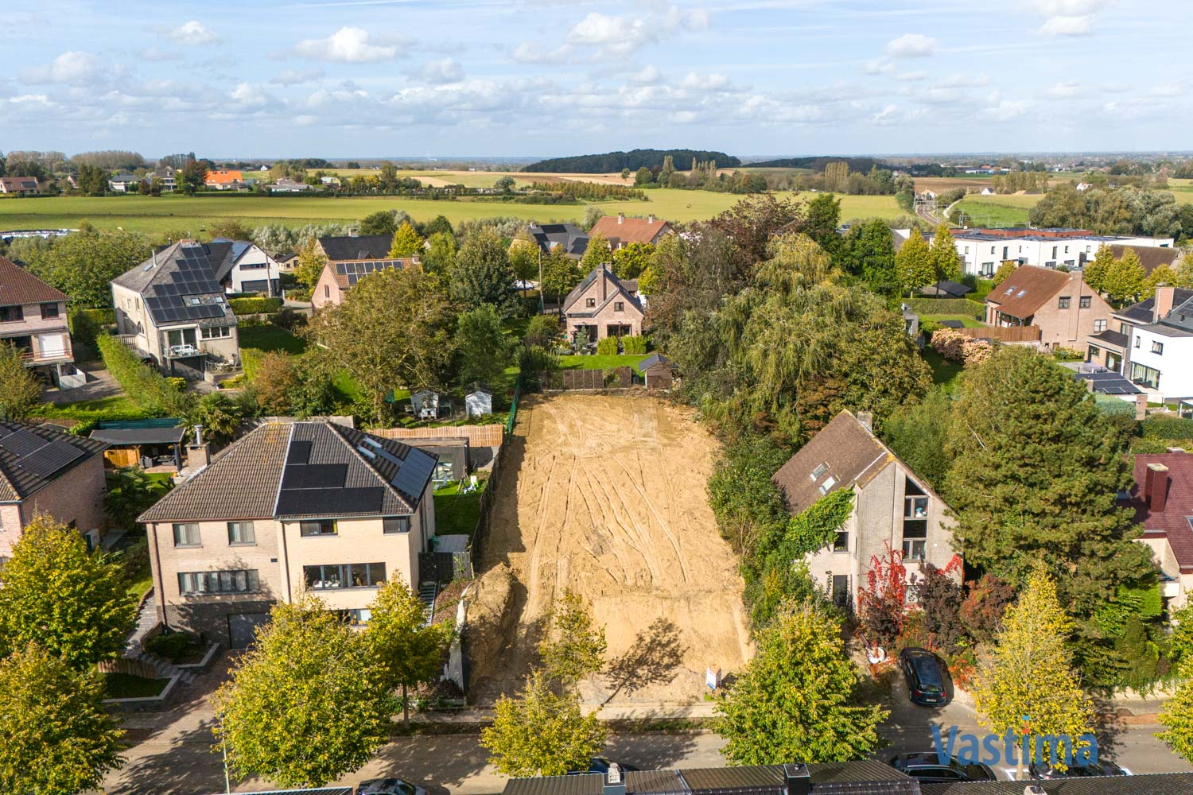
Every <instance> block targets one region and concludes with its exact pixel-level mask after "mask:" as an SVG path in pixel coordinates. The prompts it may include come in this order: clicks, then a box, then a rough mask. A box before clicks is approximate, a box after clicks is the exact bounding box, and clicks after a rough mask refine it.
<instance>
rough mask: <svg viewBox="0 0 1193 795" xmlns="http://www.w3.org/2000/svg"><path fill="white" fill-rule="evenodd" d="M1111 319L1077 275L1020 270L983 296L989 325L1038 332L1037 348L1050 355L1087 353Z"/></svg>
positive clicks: (1107, 306)
mask: <svg viewBox="0 0 1193 795" xmlns="http://www.w3.org/2000/svg"><path fill="white" fill-rule="evenodd" d="M1113 313H1114V310H1113V309H1112V308H1111V306H1110V304H1108V303H1106V299H1104V298H1102V296H1100V295H1098V292H1097V291H1096V290H1094V289H1093V288H1092V287H1090V286H1089V285H1088V284H1086V283H1085V279H1083V278H1082V276H1081V271H1072V272H1070V273H1064V272H1063V271H1055V270H1052V269H1050V268H1038V267H1036V266H1034V265H1021V266H1019V267H1018V268H1016V269H1015V270H1014V271H1013V272H1012V273H1011V275H1010V276H1008V277H1007V278H1006V280H1004V281H1003V282H1002V283H1001V284H999V285H998V287H997V288H995V289H994V290H993V291H992V292H991V293H990V294H989V295H988V296H986V322H987V323H988V324H989V325H991V326H1000V327H1011V326H1036V327H1037V328H1039V329H1040V344H1041V345H1043V346H1044V347H1045V348H1048V349H1049V350H1052V349H1055V348H1070V349H1074V350H1083V349H1085V347H1086V346H1087V345H1088V340H1089V339H1090V338H1091V337H1093V336H1095V335H1097V334H1101V333H1102V332H1104V331H1106V330H1107V329H1108V328H1109V325H1110V318H1111V315H1112V314H1113Z"/></svg>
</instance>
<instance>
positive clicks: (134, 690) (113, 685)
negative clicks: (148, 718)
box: [100, 674, 169, 698]
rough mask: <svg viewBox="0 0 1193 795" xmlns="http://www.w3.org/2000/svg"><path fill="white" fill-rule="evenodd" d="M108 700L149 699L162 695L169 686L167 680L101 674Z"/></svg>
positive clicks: (129, 675)
mask: <svg viewBox="0 0 1193 795" xmlns="http://www.w3.org/2000/svg"><path fill="white" fill-rule="evenodd" d="M100 676H102V677H103V678H104V689H105V690H106V691H107V694H108V698H149V697H151V696H157V695H161V692H162V691H163V690H165V689H166V685H167V684H169V680H167V679H146V678H144V677H142V676H133V675H131V674H100Z"/></svg>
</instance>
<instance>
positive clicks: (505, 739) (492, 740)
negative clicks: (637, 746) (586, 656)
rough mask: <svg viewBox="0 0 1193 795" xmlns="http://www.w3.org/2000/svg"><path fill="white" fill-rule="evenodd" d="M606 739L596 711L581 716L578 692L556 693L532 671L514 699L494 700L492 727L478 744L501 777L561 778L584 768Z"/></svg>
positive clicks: (538, 671)
mask: <svg viewBox="0 0 1193 795" xmlns="http://www.w3.org/2000/svg"><path fill="white" fill-rule="evenodd" d="M605 738H606V732H605V727H604V725H603V724H602V723H601V721H600V720H599V719H598V717H597V714H596V713H595V712H593V713H591V714H589V715H583V714H582V713H581V712H580V700H579V697H578V696H576V695H575V694H574V693H572V692H570V691H568V692H564V693H556V692H555V691H553V690H552V688H551V683H550V680H549V678H548V677H547V675H546V674H545V673H544V672H543V671H541V670H536V671H534V672H533V673H531V675H530V679H529V681H528V682H527V683H526V688H525V689H524V690H523V691H522V693H521V695H519V697H518V698H508V697H506V696H502V697H501V698H499V699H497V704H496V706H495V708H494V716H493V725H492V726H490V727H489V728H487V729H485V730H484V731H482V732H481V745H482V746H484V747H485V748H486V749H487V750H488V751H489V753H490V758H489V761H490V762H491V763H492V764H493V765H494V766H496V768H497V771H498V772H499V773H501V774H502V775H505V776H514V777H524V776H562V775H564V774H565V773H567V772H568V771H570V770H586V769H587V768H588V765H589V761H590V760H591V759H592V757H594V756H596V755H598V754H599V753H600V750H601V748H603V747H604V745H605Z"/></svg>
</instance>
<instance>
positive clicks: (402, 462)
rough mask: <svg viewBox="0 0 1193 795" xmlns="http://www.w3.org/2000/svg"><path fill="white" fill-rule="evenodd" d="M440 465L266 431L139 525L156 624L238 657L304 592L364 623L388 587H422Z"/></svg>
mask: <svg viewBox="0 0 1193 795" xmlns="http://www.w3.org/2000/svg"><path fill="white" fill-rule="evenodd" d="M436 463H437V459H436V456H434V455H433V454H431V453H427V452H424V451H422V450H418V449H415V448H413V447H410V446H409V445H406V444H403V443H402V442H398V441H395V440H391V439H382V438H379V437H375V436H372V435H370V434H366V433H362V432H360V431H357V430H354V429H352V428H346V427H343V426H340V425H336V424H333V423H330V422H326V421H319V422H315V421H311V422H295V423H292V424H282V423H269V424H265V425H261V426H259V427H258V428H256V429H255V430H253V431H252V432H250V433H248V434H246V435H245V436H243V437H241V438H240V439H239V440H237V441H236V442H235V443H233V444H232V445H231V446H230V447H228V448H227V449H226V450H225V451H224V452H223V453H222V454H221V455H220V456H219V457H218V458H216V459H215V460H214V461H212V462H211V464H210V465H208V466H207V467H206V468H205V469H203V470H201V471H199V472H198V473H196V474H195V475H193V476H192V477H191V478H190V479H189V480H187V481H185V482H183V483H182V484H180V485H179V486H178V487H177V488H175V489H174V490H173V491H172V492H170V493H169V494H167V495H166V496H165V497H163V498H162V499H161V500H160V501H159V502H158V503H157V504H156V505H154V506H153V507H152V508H150V509H149V510H147V511H146V512H145V513H143V514H142V515H141V516H140V517H138V519H137V521H138V522H141V523H142V524H144V525H145V528H146V532H147V535H148V539H149V552H150V558H151V561H152V569H153V586H154V589H155V593H156V594H157V595H158V596H157V600H158V601H157V610H158V619H159V620H160V621H162V622H164V623H165V624H166V625H167V626H170V627H177V628H185V629H189V630H192V631H194V632H199V633H201V634H203V635H204V636H205V637H207V638H208V639H210V640H215V641H218V642H220V643H222V644H225V645H226V646H229V647H231V648H242V647H244V646H246V645H248V644H249V643H250V642H251V641H252V637H253V631H254V629H255V628H256V627H257V626H259V625H261V624H262V623H264V622H265V621H267V620H268V617H269V610H270V607H271V606H272V605H273V604H274V603H275V602H278V601H285V602H289V601H291V600H292V599H293V598H294V597H295V596H296V595H297V594H298V593H299V592H301V591H303V590H304V589H308V590H311V591H313V592H315V593H317V594H318V595H319V597H320V598H322V599H323V600H324V601H325V602H327V604H328V606H329V607H331V608H332V609H333V610H337V611H339V612H341V613H342V614H343V615H344V616H345V618H347V619H348V620H351V621H353V622H354V623H367V622H368V619H369V610H368V607H369V605H370V603H371V602H372V601H373V599H374V598H375V597H376V593H377V589H378V587H380V585H381V584H383V583H384V582H385V581H387V580H388V579H390V578H393V577H398V578H400V579H402V580H403V581H405V582H406V583H407V584H411V585H413V586H415V587H417V586H418V585H419V584H420V582H421V581H420V574H419V558H418V556H419V553H422V552H426V551H427V550H428V549H429V544H430V540H431V538H432V536H434V535H435V504H434V500H433V499H432V489H433V488H434V487H433V485H432V476H433V473H434V471H435V465H436Z"/></svg>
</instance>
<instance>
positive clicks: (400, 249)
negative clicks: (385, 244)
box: [389, 221, 423, 259]
mask: <svg viewBox="0 0 1193 795" xmlns="http://www.w3.org/2000/svg"><path fill="white" fill-rule="evenodd" d="M422 251H423V239H422V238H421V237H419V236H418V232H415V231H414V227H413V226H411V225H410V222H409V221H407V222H405V223H403V224H402V225H401V226H399V227H398V231H396V232H394V239H393V243H392V244H390V247H389V256H391V257H393V258H395V259H397V258H400V257H413V256H415V255H416V254H421V253H422Z"/></svg>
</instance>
